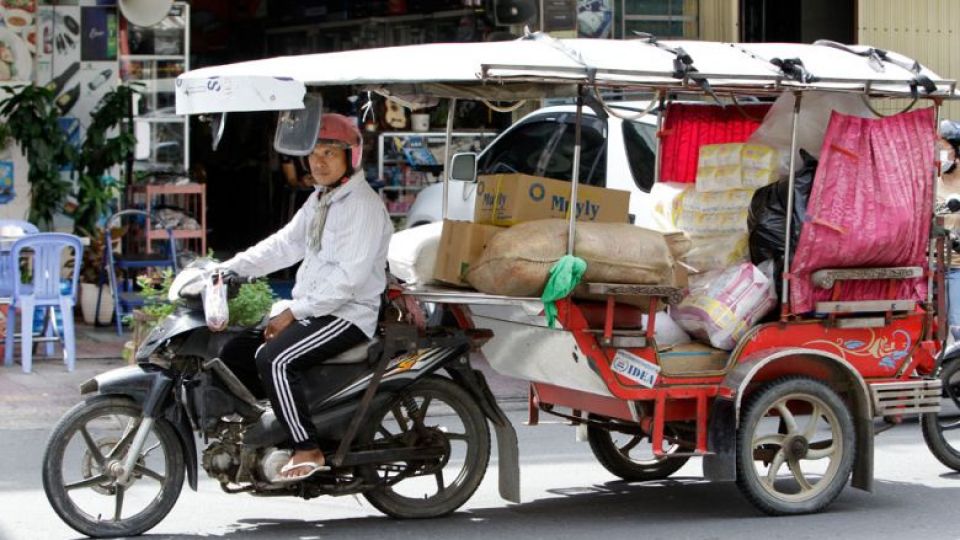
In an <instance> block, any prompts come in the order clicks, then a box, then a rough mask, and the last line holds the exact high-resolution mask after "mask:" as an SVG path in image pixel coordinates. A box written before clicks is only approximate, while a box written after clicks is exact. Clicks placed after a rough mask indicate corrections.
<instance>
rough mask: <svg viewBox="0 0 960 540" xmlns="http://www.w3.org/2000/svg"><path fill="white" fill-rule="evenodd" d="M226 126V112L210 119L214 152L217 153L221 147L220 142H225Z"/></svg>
mask: <svg viewBox="0 0 960 540" xmlns="http://www.w3.org/2000/svg"><path fill="white" fill-rule="evenodd" d="M226 125H227V113H225V112H224V113H220V114H219V115H214V116H213V117H211V118H210V131H212V132H213V143H212V144H211V147H212V150H213V151H214V152H216V151H217V148H218V147H219V146H220V141H222V140H223V130H224V127H225V126H226Z"/></svg>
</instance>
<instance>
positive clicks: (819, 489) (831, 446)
mask: <svg viewBox="0 0 960 540" xmlns="http://www.w3.org/2000/svg"><path fill="white" fill-rule="evenodd" d="M798 413H799V414H798ZM800 414H805V415H806V416H805V418H803V420H802V421H801V420H798V416H800ZM776 418H779V422H776V423H773V425H772V426H771V425H770V424H771V422H770V419H776ZM764 419H767V421H766V422H764ZM761 423H763V425H761ZM824 431H826V435H827V436H828V437H829V438H827V439H824V438H823V436H824ZM855 454H856V437H855V436H854V425H853V419H852V415H851V412H850V409H849V408H848V407H847V406H846V404H844V402H843V400H842V399H841V398H840V396H838V395H837V393H836V392H834V391H833V390H832V389H831V388H830V387H829V386H827V385H826V384H824V383H823V382H820V381H817V380H814V379H810V378H807V377H786V378H782V379H778V380H776V381H773V382H771V383H769V384H768V385H766V386H765V387H763V388H761V389H760V390H758V391H756V392H754V393H753V394H752V395H751V396H750V397H749V399H748V401H747V405H746V407H745V408H744V411H743V414H742V415H741V418H740V426H739V428H738V430H737V486H738V487H739V488H740V490H741V491H742V492H743V494H744V495H745V496H746V498H747V499H748V500H749V501H750V502H751V503H753V505H754V506H756V507H757V508H759V509H760V510H762V511H763V512H765V513H767V514H770V515H789V514H809V513H813V512H819V511H820V510H823V509H824V508H826V507H827V505H829V504H830V503H831V502H833V500H834V499H836V498H837V496H838V495H840V492H841V491H842V490H843V488H844V486H845V485H846V483H847V481H848V479H849V478H850V473H851V471H852V470H853V460H854V456H855ZM824 460H829V461H828V462H826V464H825V466H823V465H821V466H819V467H817V469H823V470H822V472H821V473H820V474H819V475H818V477H817V478H818V479H817V481H816V482H815V483H814V482H813V479H814V477H813V476H810V475H809V472H810V471H809V469H808V470H806V471H805V470H804V464H806V463H810V464H817V465H820V464H823V463H824ZM758 465H759V466H760V467H758ZM784 466H786V470H787V471H789V472H790V473H791V474H790V475H789V476H788V477H784V476H782V475H778V474H777V473H778V472H779V471H780V470H781V469H783V468H784ZM764 467H765V468H766V471H765V473H764V474H761V473H760V472H759V471H758V468H764Z"/></svg>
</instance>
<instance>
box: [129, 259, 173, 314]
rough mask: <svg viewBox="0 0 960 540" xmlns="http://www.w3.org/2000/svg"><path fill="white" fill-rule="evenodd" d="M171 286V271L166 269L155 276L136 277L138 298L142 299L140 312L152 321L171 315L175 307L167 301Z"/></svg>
mask: <svg viewBox="0 0 960 540" xmlns="http://www.w3.org/2000/svg"><path fill="white" fill-rule="evenodd" d="M172 284H173V270H170V269H167V270H164V271H162V272H160V275H159V279H158V278H157V276H151V275H143V276H137V285H138V286H139V287H140V289H141V290H140V296H142V297H143V306H142V307H140V311H142V312H143V313H144V314H146V315H147V317H149V318H150V319H153V320H154V321H159V320H160V319H162V318H164V317H166V316H167V315H170V314H171V313H173V310H174V308H175V307H176V306H174V305H173V304H171V303H170V302H168V301H167V295H168V294H169V292H170V285H172Z"/></svg>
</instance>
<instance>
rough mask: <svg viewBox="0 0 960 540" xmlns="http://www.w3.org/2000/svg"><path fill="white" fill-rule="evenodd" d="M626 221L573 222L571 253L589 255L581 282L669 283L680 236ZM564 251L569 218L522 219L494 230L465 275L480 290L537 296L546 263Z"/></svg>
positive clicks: (550, 263)
mask: <svg viewBox="0 0 960 540" xmlns="http://www.w3.org/2000/svg"><path fill="white" fill-rule="evenodd" d="M671 240H672V242H670V243H669V244H668V242H667V240H666V239H665V238H664V235H663V234H661V233H659V232H657V231H652V230H649V229H643V228H640V227H637V226H634V225H630V224H626V223H588V222H579V223H577V239H576V245H575V246H574V255H576V256H577V257H580V258H582V259H584V260H586V261H587V271H586V274H584V277H583V281H584V282H595V283H631V284H641V285H672V284H673V283H672V280H673V265H674V256H673V254H672V253H671V249H670V246H671V245H673V246H674V249H676V250H677V251H682V250H683V249H684V245H685V242H684V241H683V239H682V238H679V237H674V238H672V239H671ZM566 254H567V221H566V220H562V219H546V220H540V221H529V222H526V223H520V224H517V225H514V226H513V227H511V228H509V229H506V230H504V231H502V232H499V233H497V234H496V235H495V236H494V237H493V239H491V240H490V242H489V243H488V244H487V247H486V249H485V250H484V252H483V256H482V257H480V260H479V261H477V262H476V263H475V264H474V266H473V269H472V270H470V273H469V274H468V275H467V281H469V282H470V284H471V285H473V286H474V287H476V289H477V290H478V291H481V292H484V293H487V294H501V295H507V296H539V295H540V294H541V293H542V292H543V287H544V285H546V282H547V276H548V274H549V272H550V267H551V266H553V264H554V263H555V262H557V260H558V259H560V257H562V256H564V255H566Z"/></svg>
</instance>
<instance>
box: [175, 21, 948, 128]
mask: <svg viewBox="0 0 960 540" xmlns="http://www.w3.org/2000/svg"><path fill="white" fill-rule="evenodd" d="M340 85H356V86H360V87H364V88H368V89H374V90H377V91H379V92H381V93H383V94H385V95H394V96H429V97H458V98H473V99H490V100H516V99H526V98H543V97H563V96H571V97H572V96H575V95H576V92H577V86H578V85H588V86H596V87H598V88H629V89H636V90H653V91H655V90H667V91H671V92H697V93H702V92H704V91H717V92H720V91H723V92H727V91H729V92H735V93H741V94H763V93H779V92H783V91H805V90H827V91H839V92H857V93H862V94H865V95H868V96H872V97H911V96H913V97H917V96H919V97H942V98H953V97H954V95H955V92H956V82H955V81H952V80H944V79H942V78H941V77H940V76H939V75H937V74H936V73H934V72H933V71H931V70H929V69H927V68H925V67H924V66H922V65H920V64H919V63H918V62H916V61H915V60H913V59H910V58H907V57H905V56H903V55H900V54H897V53H893V52H890V51H884V50H880V49H875V48H872V47H868V46H853V45H841V44H837V43H833V42H817V43H816V44H812V45H810V44H796V43H716V42H706V41H657V40H656V39H655V38H652V37H646V38H641V39H633V40H592V39H554V38H551V37H549V36H546V35H543V34H531V35H529V36H527V37H524V38H521V39H519V40H516V41H506V42H493V43H437V44H428V45H412V46H405V47H385V48H375V49H362V50H354V51H345V52H336V53H324V54H310V55H300V56H284V57H276V58H269V59H264V60H254V61H250V62H240V63H236V64H226V65H221V66H213V67H207V68H201V69H196V70H192V71H189V72H187V73H184V74H183V75H181V76H180V77H178V78H177V82H176V100H177V113H178V114H194V113H215V112H233V111H258V110H288V109H299V108H302V107H303V97H304V94H305V93H306V91H307V87H308V86H309V87H323V86H340Z"/></svg>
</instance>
